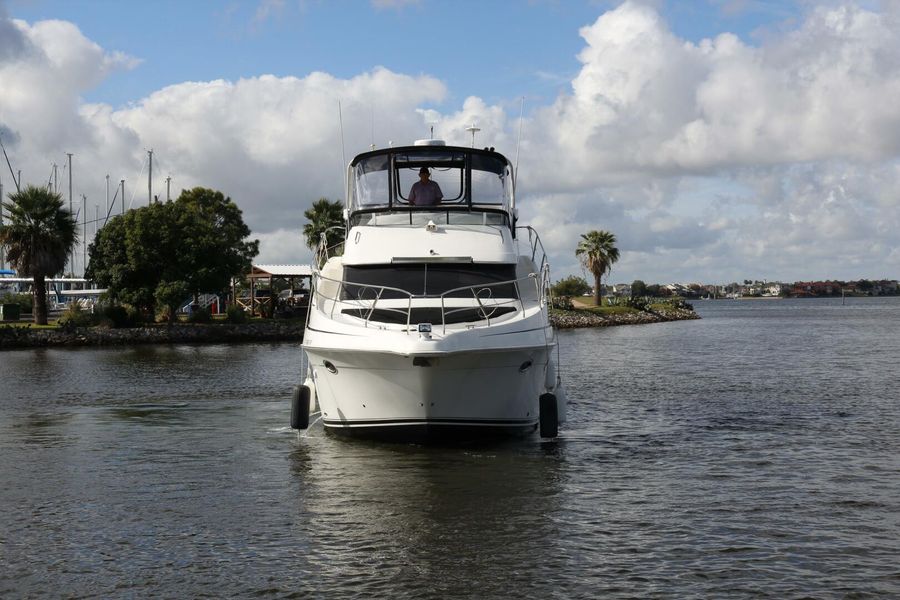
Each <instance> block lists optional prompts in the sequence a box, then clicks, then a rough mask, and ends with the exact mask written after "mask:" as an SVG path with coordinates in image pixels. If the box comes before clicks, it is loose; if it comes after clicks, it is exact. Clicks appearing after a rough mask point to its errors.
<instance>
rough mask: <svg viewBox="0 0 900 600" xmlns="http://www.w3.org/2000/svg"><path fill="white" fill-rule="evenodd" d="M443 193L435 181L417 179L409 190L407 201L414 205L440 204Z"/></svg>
mask: <svg viewBox="0 0 900 600" xmlns="http://www.w3.org/2000/svg"><path fill="white" fill-rule="evenodd" d="M443 197H444V193H443V192H442V191H441V186H439V185H438V184H437V182H436V181H431V180H430V179H429V180H428V181H421V180H420V181H417V182H415V183H414V184H412V188H410V190H409V203H410V204H412V205H415V206H434V205H435V204H440V202H441V199H442V198H443Z"/></svg>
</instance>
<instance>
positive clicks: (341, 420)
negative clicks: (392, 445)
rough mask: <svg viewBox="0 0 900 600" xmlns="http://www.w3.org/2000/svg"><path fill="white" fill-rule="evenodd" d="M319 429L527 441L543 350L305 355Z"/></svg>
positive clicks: (541, 383) (542, 374) (540, 385)
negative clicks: (318, 413)
mask: <svg viewBox="0 0 900 600" xmlns="http://www.w3.org/2000/svg"><path fill="white" fill-rule="evenodd" d="M307 354H308V356H309V364H310V370H311V376H312V379H313V382H314V385H315V390H316V400H317V402H318V405H319V408H320V410H321V412H322V422H323V424H324V425H325V427H326V428H327V429H329V430H331V431H335V432H340V433H348V434H352V435H364V436H368V437H379V438H380V437H387V438H407V439H411V440H418V439H441V438H448V439H463V438H473V437H497V436H508V435H522V434H529V433H531V432H533V431H535V430H536V428H537V426H538V422H539V397H540V395H541V393H543V391H544V390H545V380H546V366H547V360H548V349H547V347H546V346H541V347H535V348H524V349H511V350H491V351H479V352H459V353H447V354H440V355H434V354H431V355H402V354H391V353H386V352H358V351H347V350H332V349H311V348H307Z"/></svg>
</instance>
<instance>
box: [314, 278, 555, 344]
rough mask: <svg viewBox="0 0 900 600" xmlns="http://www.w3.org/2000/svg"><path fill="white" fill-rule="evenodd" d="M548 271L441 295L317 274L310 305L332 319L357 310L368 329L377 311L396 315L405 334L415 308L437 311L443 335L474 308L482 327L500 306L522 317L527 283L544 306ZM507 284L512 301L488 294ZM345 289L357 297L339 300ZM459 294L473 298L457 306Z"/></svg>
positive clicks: (462, 298)
mask: <svg viewBox="0 0 900 600" xmlns="http://www.w3.org/2000/svg"><path fill="white" fill-rule="evenodd" d="M548 271H549V268H547V267H546V266H545V267H544V269H543V270H542V272H541V273H530V274H528V276H526V277H521V278H519V279H510V280H508V281H497V282H494V283H479V284H476V285H470V286H463V287H458V288H453V289H451V290H447V291H446V292H443V293H442V294H413V293H410V292H408V291H406V290H403V289H400V288H395V287H390V286H386V285H371V284H365V283H354V282H350V281H341V280H338V279H332V278H330V277H326V276H324V275H322V274H321V273H318V272H317V273H315V274H314V275H313V289H314V290H315V291H314V292H313V302H312V303H311V305H310V310H311V309H312V308H313V307H315V308H317V309H318V310H320V311H322V312H323V313H328V315H329V318H331V319H333V318H334V312H335V310H337V309H338V307H339V306H340V307H341V308H342V309H347V308H349V309H354V310H358V311H359V314H360V315H361V314H363V312H364V311H366V312H365V317H362V316H359V317H358V318H360V319H363V321H364V323H365V326H366V327H369V324H370V323H371V322H372V321H373V319H372V317H373V315H374V314H375V311H376V310H381V311H386V312H392V313H396V314H397V315H398V317H399V319H400V321H401V324H404V326H405V329H406V331H407V332H410V330H411V325H412V323H413V321H412V315H413V310H414V309H417V308H440V321H439V322H438V323H432V325H440V326H441V328H442V333H444V334H446V332H447V321H448V317H452V315H454V314H456V313H459V312H462V311H467V310H472V309H473V308H476V309H477V312H476V314H477V315H478V316H479V317H481V318H480V319H479V322H483V324H484V326H490V325H491V319H492V318H493V317H494V315H495V314H496V313H497V311H498V309H500V308H502V307H506V306H512V307H515V309H516V310H515V312H521V313H522V315H523V316H524V314H525V310H526V308H527V306H526V302H525V300H524V299H523V297H522V294H521V293H520V292H521V291H522V287H524V286H525V285H526V284H527V285H529V286H534V290H535V297H534V304H543V303H544V302H545V301H546V298H547V290H548V289H549V288H548V286H547V282H548V281H549V273H548ZM322 282H331V283H333V284H335V285H333V286H329V287H330V288H333V289H334V295H333V296H332V295H330V294H327V295H326V294H323V293H322V291H321V289H322V285H321V284H322ZM510 285H511V286H513V287H514V288H515V291H516V293H515V298H503V297H499V298H494V296H493V294H492V293H491V292H492V288H495V287H499V286H510ZM347 288H350V289H351V290H353V291H355V292H356V298H347V299H342V298H341V296H342V295H343V294H344V292H345V290H347ZM369 290H371V292H372V293H371V297H370V298H367V297H365V296H367V295H369V294H368V291H369ZM387 292H390V295H394V296H397V295H399V296H400V298H396V297H394V298H384V296H385V294H386V293H387ZM462 292H471V294H472V297H471V300H470V301H469V303H468V304H463V305H460V304H459V302H461V301H464V300H466V298H467V297H468V296H467V295H462V296H460V294H461V293H462ZM486 292H487V293H486ZM414 302H415V306H414ZM503 314H509V312H508V311H504V312H503ZM451 324H453V323H451ZM466 325H467V326H468V327H474V326H477V325H473V322H467V323H466Z"/></svg>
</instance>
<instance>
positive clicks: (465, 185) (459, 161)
mask: <svg viewBox="0 0 900 600" xmlns="http://www.w3.org/2000/svg"><path fill="white" fill-rule="evenodd" d="M492 163H493V164H495V165H496V167H497V169H496V171H495V170H493V169H489V168H484V167H490V166H492ZM368 164H374V166H375V167H377V168H374V169H370V170H368V171H365V170H364V169H365V168H366V165H368ZM421 167H428V168H432V169H434V168H438V169H458V170H459V176H460V185H461V189H460V190H456V189H454V190H452V195H453V196H455V197H449V198H445V199H444V200H443V201H442V202H441V203H440V204H439V205H432V206H413V205H410V204H408V201H407V199H406V194H404V191H403V190H401V189H400V188H401V173H402V172H403V173H405V172H406V171H408V170H411V169H417V168H421ZM479 167H481V168H479ZM383 171H387V173H383ZM473 172H477V173H486V174H490V173H495V174H496V175H497V176H498V177H499V178H500V180H501V183H500V185H499V186H498V190H499V191H500V197H499V201H491V202H487V201H481V200H479V199H477V198H476V199H475V200H473V190H472V187H473ZM372 173H376V174H378V175H377V176H374V177H373V181H372V182H373V183H375V184H376V185H377V189H375V190H373V192H371V193H374V195H375V196H376V197H381V196H382V195H384V196H386V198H384V202H371V201H370V202H368V203H366V204H362V203H361V201H360V196H361V195H362V193H361V190H363V189H364V188H366V189H368V183H367V182H366V181H365V177H366V175H367V174H372ZM382 175H383V176H384V180H380V179H378V178H380V177H381V176H382ZM454 177H455V175H454ZM407 178H408V174H407ZM476 196H477V194H476ZM346 198H347V208H348V212H349V216H350V217H351V219H350V220H351V222H352V221H353V218H352V217H353V215H356V214H357V213H372V212H398V211H410V212H418V211H425V212H427V211H446V210H448V209H451V210H456V211H459V210H463V211H475V212H501V213H504V214H506V215H507V216H508V222H509V223H510V226H511V227H514V215H515V169H514V167H513V165H512V163H511V162H510V161H509V159H507V158H506V157H505V156H503V155H502V154H500V153H499V152H495V151H493V150H490V149H483V150H482V149H478V148H465V147H461V146H443V145H435V146H400V147H395V148H383V149H380V150H373V151H371V152H364V153H362V154H359V155H357V156H356V157H355V158H354V159H353V160H352V161H351V162H350V164H349V165H348V167H347V189H346ZM370 200H371V199H370Z"/></svg>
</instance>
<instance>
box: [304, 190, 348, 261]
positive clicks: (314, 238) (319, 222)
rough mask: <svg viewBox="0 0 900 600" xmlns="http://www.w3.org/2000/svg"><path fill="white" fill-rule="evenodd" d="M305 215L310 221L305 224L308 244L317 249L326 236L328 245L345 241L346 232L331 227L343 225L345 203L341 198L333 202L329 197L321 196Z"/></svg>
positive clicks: (312, 248)
mask: <svg viewBox="0 0 900 600" xmlns="http://www.w3.org/2000/svg"><path fill="white" fill-rule="evenodd" d="M303 216H304V217H306V220H307V221H309V222H308V223H307V224H306V225H304V226H303V235H304V236H305V237H306V245H307V246H308V247H309V248H310V249H311V250H315V249H316V248H318V247H319V243H320V242H321V241H322V238H323V237H324V238H325V239H326V240H327V243H326V246H327V247H329V248H331V247H332V246H336V245H337V244H340V243H341V242H343V241H344V232H343V231H340V230H339V229H331V230H330V231H329V229H330V228H331V227H343V225H344V204H343V203H342V202H341V201H340V200H335V201H334V202H332V201H331V200H329V199H328V198H319V199H318V200H316V201H315V202H313V205H312V207H311V208H309V209H307V210H306V211H304V212H303Z"/></svg>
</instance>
